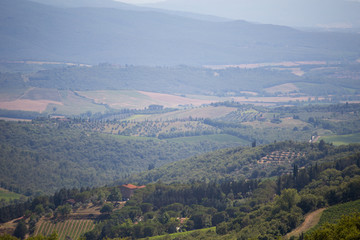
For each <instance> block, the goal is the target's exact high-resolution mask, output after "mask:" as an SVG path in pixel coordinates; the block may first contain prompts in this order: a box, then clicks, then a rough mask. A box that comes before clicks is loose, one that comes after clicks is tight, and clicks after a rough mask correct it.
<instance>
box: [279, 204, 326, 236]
mask: <svg viewBox="0 0 360 240" xmlns="http://www.w3.org/2000/svg"><path fill="white" fill-rule="evenodd" d="M325 209H326V208H320V209H318V210H316V211H314V212H312V213H309V214H308V215H307V216H306V217H305V221H304V222H303V223H302V224H301V225H300V226H299V227H298V228H296V229H295V230H294V231H292V232H290V233H288V234H287V235H286V236H285V238H286V239H289V238H290V237H292V236H299V235H300V234H301V233H303V232H306V231H308V230H310V229H311V228H313V227H315V226H316V225H317V224H318V223H319V221H320V217H321V214H322V213H323V211H324V210H325Z"/></svg>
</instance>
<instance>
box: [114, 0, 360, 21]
mask: <svg viewBox="0 0 360 240" xmlns="http://www.w3.org/2000/svg"><path fill="white" fill-rule="evenodd" d="M116 1H120V2H126V3H131V4H140V5H145V6H149V7H156V8H162V9H168V10H177V11H187V12H194V13H201V14H209V15H214V16H220V17H224V18H229V19H240V20H247V21H250V22H259V23H270V24H277V25H287V26H298V27H329V28H350V27H360V14H359V13H360V4H359V2H360V0H116ZM355 2H357V3H355Z"/></svg>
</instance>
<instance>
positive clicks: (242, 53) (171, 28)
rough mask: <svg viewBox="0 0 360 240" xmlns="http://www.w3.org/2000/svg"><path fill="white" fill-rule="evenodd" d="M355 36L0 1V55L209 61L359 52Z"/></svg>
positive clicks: (324, 56)
mask: <svg viewBox="0 0 360 240" xmlns="http://www.w3.org/2000/svg"><path fill="white" fill-rule="evenodd" d="M359 52H360V35H358V34H341V33H309V32H301V31H298V30H294V29H291V28H288V27H281V26H273V25H260V24H251V23H248V22H245V21H232V22H209V21H200V20H195V19H192V18H186V17H180V16H175V15H169V14H164V13H159V12H152V11H133V10H121V9H114V8H60V7H54V6H48V5H43V4H39V3H34V2H30V1H26V0H2V1H1V2H0V56H1V57H0V60H43V61H70V62H83V63H95V64H96V63H101V62H111V63H118V64H136V65H179V64H188V65H206V64H210V65H214V64H234V63H249V62H269V61H270V62H271V61H284V60H337V59H339V58H341V59H343V58H351V59H355V58H357V57H359Z"/></svg>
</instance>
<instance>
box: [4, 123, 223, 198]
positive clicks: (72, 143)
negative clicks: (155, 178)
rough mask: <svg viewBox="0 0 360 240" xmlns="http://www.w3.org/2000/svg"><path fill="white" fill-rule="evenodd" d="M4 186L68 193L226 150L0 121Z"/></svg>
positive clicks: (212, 145) (62, 126) (64, 126)
mask: <svg viewBox="0 0 360 240" xmlns="http://www.w3.org/2000/svg"><path fill="white" fill-rule="evenodd" d="M0 132H1V134H0V152H1V155H0V184H1V187H4V188H6V189H9V190H13V191H17V192H20V193H26V194H28V195H29V194H32V193H36V192H45V193H53V192H55V191H56V190H58V189H60V188H63V187H68V188H70V187H78V188H80V187H87V186H90V187H92V186H101V185H105V184H109V183H112V182H114V181H116V180H119V179H121V178H124V177H128V176H129V174H131V173H135V172H140V171H144V170H147V169H148V167H149V166H152V167H154V166H161V165H162V164H165V163H169V162H172V161H176V160H180V159H184V158H187V157H190V156H193V155H196V154H199V153H203V152H207V151H213V150H215V149H217V148H221V147H224V146H223V145H222V144H216V143H214V142H206V143H204V142H203V143H193V144H186V143H173V142H172V143H171V142H167V141H159V140H157V139H153V140H152V139H148V140H146V139H145V140H144V139H143V140H141V139H137V140H135V139H133V138H127V137H119V136H114V135H106V134H100V133H94V132H87V131H83V130H77V129H74V128H71V127H70V126H69V123H68V122H67V121H60V120H59V121H56V120H53V121H48V120H44V121H37V122H35V123H21V122H19V123H17V122H5V121H0Z"/></svg>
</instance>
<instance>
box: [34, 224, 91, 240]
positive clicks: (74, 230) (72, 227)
mask: <svg viewBox="0 0 360 240" xmlns="http://www.w3.org/2000/svg"><path fill="white" fill-rule="evenodd" d="M94 226H95V224H94V222H93V221H92V220H65V221H60V222H57V223H52V222H50V221H41V222H40V223H39V224H38V225H37V226H36V230H35V235H39V234H41V235H43V236H48V235H50V234H51V233H53V232H54V231H55V232H57V234H58V236H59V240H65V239H66V237H70V238H71V239H74V240H76V239H79V238H80V236H81V235H82V234H83V233H85V232H88V231H90V230H92V229H93V228H94Z"/></svg>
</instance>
